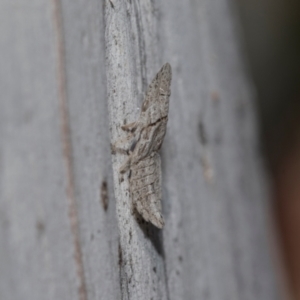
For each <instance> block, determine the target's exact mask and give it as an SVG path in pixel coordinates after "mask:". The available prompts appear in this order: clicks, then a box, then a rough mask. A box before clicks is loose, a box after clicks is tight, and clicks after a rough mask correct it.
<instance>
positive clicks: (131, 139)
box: [113, 63, 172, 228]
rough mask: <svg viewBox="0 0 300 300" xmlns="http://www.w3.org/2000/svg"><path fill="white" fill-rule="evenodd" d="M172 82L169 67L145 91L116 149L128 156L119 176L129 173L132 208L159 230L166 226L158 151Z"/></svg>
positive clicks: (163, 130)
mask: <svg viewBox="0 0 300 300" xmlns="http://www.w3.org/2000/svg"><path fill="white" fill-rule="evenodd" d="M171 79H172V70H171V66H170V64H168V63H166V64H164V65H163V66H162V68H161V70H160V71H159V72H158V73H157V74H156V76H155V78H154V79H153V80H152V82H151V84H150V85H149V87H148V89H147V91H146V95H145V99H144V101H143V104H142V108H141V113H140V116H139V118H138V120H137V121H136V122H133V123H130V124H127V125H124V126H122V129H123V130H124V131H126V132H127V133H128V135H127V137H126V138H125V140H124V139H123V140H120V141H119V142H117V143H116V144H115V146H114V147H113V148H114V149H115V150H120V152H126V154H128V157H127V159H126V161H125V162H124V163H123V165H122V166H121V168H120V173H121V174H124V173H126V172H127V171H129V176H128V177H129V190H130V195H131V199H132V204H133V207H134V208H135V209H136V210H137V211H138V212H139V214H140V215H141V216H142V217H143V219H144V220H145V221H147V222H151V223H152V224H153V225H155V226H156V227H158V228H162V227H163V226H164V220H163V217H162V214H161V210H162V208H161V198H162V197H161V163H160V156H159V154H158V151H159V149H160V148H161V145H162V142H163V139H164V136H165V134H166V127H167V122H168V112H169V97H170V94H171V92H170V85H171Z"/></svg>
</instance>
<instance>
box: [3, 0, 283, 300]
mask: <svg viewBox="0 0 300 300" xmlns="http://www.w3.org/2000/svg"><path fill="white" fill-rule="evenodd" d="M0 8H1V9H0V47H1V69H0V88H1V94H2V96H1V100H0V106H1V108H0V184H1V185H0V298H1V299H8V300H17V299H31V300H35V299H36V300H40V299H80V300H87V299H105V300H107V299H130V300H133V299H138V300H140V299H146V300H147V299H149V300H150V299H153V300H154V299H157V300H158V299H170V300H176V299H211V300H220V299H224V300H227V299H228V300H233V299H243V300H252V299H263V300H268V299H270V300H273V299H277V295H278V291H277V289H276V282H275V279H274V268H273V262H272V258H271V253H272V251H271V249H270V248H271V246H270V238H269V233H268V228H267V225H268V224H267V215H268V193H267V185H266V178H265V175H264V170H263V168H262V162H261V157H260V152H259V147H258V137H257V128H256V122H257V121H256V116H255V109H254V108H255V107H254V100H255V95H254V93H253V88H252V86H251V81H250V80H249V78H248V77H247V72H246V70H245V67H244V65H245V62H244V57H243V55H242V50H241V47H240V45H241V42H240V32H239V30H238V29H239V24H238V22H237V20H236V15H235V11H234V7H233V5H232V2H231V1H229V0H225V1H224V0H201V1H196V0H193V1H188V2H187V1H182V0H174V1H172V2H164V1H156V0H155V1H150V0H140V1H136V0H132V1H121V0H105V1H104V0H103V1H100V0H88V1H87V0H72V1H71V0H51V1H46V0H31V1H27V2H26V3H25V2H24V1H21V0H16V1H10V0H5V1H2V2H1V3H0ZM165 62H169V63H170V64H171V65H172V70H173V79H172V86H171V91H172V94H171V97H170V111H169V122H168V127H167V134H166V137H165V141H164V144H163V147H162V151H161V157H162V171H163V173H162V191H163V196H162V204H163V215H164V220H165V226H164V229H163V230H159V229H157V228H154V227H153V226H152V225H150V224H148V223H144V224H143V223H142V224H140V223H138V222H137V219H136V216H135V215H133V214H132V211H131V200H130V197H129V186H128V179H127V177H126V176H124V180H123V181H122V180H121V179H120V174H119V171H118V170H119V168H120V166H121V164H122V162H124V155H122V154H116V155H111V153H110V144H111V143H113V142H115V141H117V140H118V139H119V138H122V137H124V136H125V133H123V131H122V130H121V126H122V125H124V124H125V123H130V122H133V121H135V120H136V119H137V117H138V115H139V110H138V108H140V105H141V102H142V99H143V95H144V92H145V90H146V88H147V86H148V84H149V83H150V81H151V80H152V79H153V76H154V75H155V74H156V73H157V71H158V70H159V69H160V67H161V66H162V65H163V64H164V63H165Z"/></svg>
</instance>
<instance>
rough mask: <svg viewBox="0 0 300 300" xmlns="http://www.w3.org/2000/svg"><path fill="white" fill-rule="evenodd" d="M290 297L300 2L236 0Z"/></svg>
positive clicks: (298, 255) (297, 198)
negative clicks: (255, 96) (253, 87)
mask: <svg viewBox="0 0 300 300" xmlns="http://www.w3.org/2000/svg"><path fill="white" fill-rule="evenodd" d="M237 4H238V8H239V15H240V19H241V22H242V25H243V36H244V39H245V40H244V45H245V47H246V53H247V55H248V57H247V59H248V66H249V68H250V73H251V75H252V79H253V81H254V83H255V85H256V90H257V93H258V95H257V96H258V97H257V99H258V103H257V104H258V109H259V116H260V128H261V145H262V147H263V152H264V154H265V162H266V165H267V168H268V171H269V173H270V175H271V176H270V177H271V181H272V182H271V185H272V189H273V195H274V197H273V200H274V215H275V223H276V226H278V228H277V229H278V232H279V242H280V245H281V247H282V249H281V256H282V257H283V261H284V266H283V268H284V269H285V270H283V271H284V272H285V273H286V276H285V277H286V283H287V290H288V293H290V296H291V297H294V296H295V297H296V299H300V2H299V1H296V0H272V1H271V0H252V1H247V0H240V1H237Z"/></svg>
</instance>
